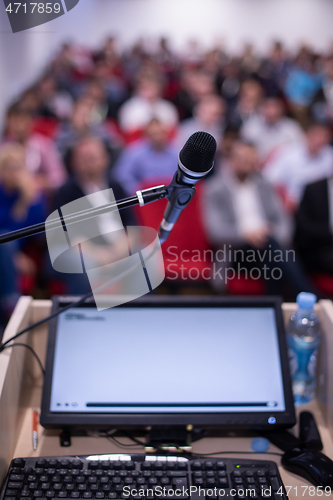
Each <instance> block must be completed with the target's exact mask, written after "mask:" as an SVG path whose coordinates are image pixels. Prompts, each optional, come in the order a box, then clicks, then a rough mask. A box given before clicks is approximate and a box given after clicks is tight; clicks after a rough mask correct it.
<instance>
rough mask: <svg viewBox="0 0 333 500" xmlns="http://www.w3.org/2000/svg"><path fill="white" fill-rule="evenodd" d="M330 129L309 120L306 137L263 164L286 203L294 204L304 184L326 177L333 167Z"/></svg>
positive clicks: (299, 196) (270, 179) (268, 178)
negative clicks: (309, 124) (310, 122)
mask: <svg viewBox="0 0 333 500" xmlns="http://www.w3.org/2000/svg"><path fill="white" fill-rule="evenodd" d="M330 139H331V133H330V130H329V129H328V128H327V127H326V126H325V125H322V124H312V125H311V126H310V127H309V128H308V130H307V133H306V136H305V140H301V141H298V142H297V143H294V144H290V145H288V146H286V147H285V148H283V151H281V153H280V154H279V155H278V156H277V157H276V158H273V159H272V160H271V161H269V162H268V163H267V164H266V165H265V169H264V171H263V174H264V176H265V177H266V179H267V180H268V181H269V182H271V183H272V184H273V185H274V186H275V187H276V188H279V189H281V190H282V194H283V196H284V198H285V201H286V206H287V207H288V208H289V209H290V210H293V209H295V208H296V207H297V205H298V203H299V201H300V198H301V196H302V194H303V189H304V187H305V186H306V184H309V183H311V182H314V181H316V180H319V179H322V178H323V177H327V176H328V175H330V174H331V171H332V162H333V149H332V148H331V147H330V146H329V142H330Z"/></svg>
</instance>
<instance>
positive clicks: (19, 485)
mask: <svg viewBox="0 0 333 500" xmlns="http://www.w3.org/2000/svg"><path fill="white" fill-rule="evenodd" d="M22 485H23V483H22V482H16V481H9V483H8V484H7V488H10V489H11V490H18V489H20V488H22Z"/></svg>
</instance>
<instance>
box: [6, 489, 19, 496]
mask: <svg viewBox="0 0 333 500" xmlns="http://www.w3.org/2000/svg"><path fill="white" fill-rule="evenodd" d="M16 495H17V491H16V490H6V496H7V497H16Z"/></svg>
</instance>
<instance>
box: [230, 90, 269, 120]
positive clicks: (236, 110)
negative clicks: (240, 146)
mask: <svg viewBox="0 0 333 500" xmlns="http://www.w3.org/2000/svg"><path fill="white" fill-rule="evenodd" d="M262 94H263V88H262V86H261V85H260V83H259V82H258V81H257V80H245V81H244V82H243V83H242V85H241V88H240V90H239V98H238V100H237V102H236V103H235V105H234V106H232V107H231V108H230V109H229V110H228V126H230V127H234V128H236V127H238V128H241V126H242V125H244V124H245V123H246V122H247V120H249V119H250V118H251V117H253V116H256V115H257V114H258V108H259V105H260V103H261V99H262Z"/></svg>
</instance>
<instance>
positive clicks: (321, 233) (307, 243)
mask: <svg viewBox="0 0 333 500" xmlns="http://www.w3.org/2000/svg"><path fill="white" fill-rule="evenodd" d="M331 168H332V170H333V164H332V167H331ZM332 204H333V179H332V176H330V177H326V178H325V179H322V180H320V181H317V182H314V183H312V184H308V185H307V186H306V187H305V190H304V194H303V197H302V200H301V203H300V205H299V209H298V211H297V213H296V230H295V245H296V248H297V250H298V253H299V255H300V258H301V260H302V262H303V264H304V267H305V268H306V269H307V270H308V271H309V272H318V273H324V274H330V275H333V213H332V208H331V207H332Z"/></svg>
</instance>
